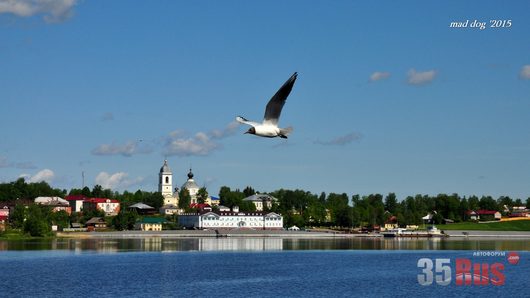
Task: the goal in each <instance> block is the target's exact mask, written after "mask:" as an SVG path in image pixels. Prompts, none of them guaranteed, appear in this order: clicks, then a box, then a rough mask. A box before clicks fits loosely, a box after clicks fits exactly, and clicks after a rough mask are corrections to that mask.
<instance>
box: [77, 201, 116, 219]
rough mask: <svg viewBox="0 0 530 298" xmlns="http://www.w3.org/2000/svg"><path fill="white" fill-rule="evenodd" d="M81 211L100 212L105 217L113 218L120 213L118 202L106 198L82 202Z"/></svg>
mask: <svg viewBox="0 0 530 298" xmlns="http://www.w3.org/2000/svg"><path fill="white" fill-rule="evenodd" d="M83 210H85V211H90V210H101V211H103V212H105V215H106V216H114V215H118V213H120V202H119V201H118V200H113V199H107V198H90V199H86V200H85V201H83Z"/></svg>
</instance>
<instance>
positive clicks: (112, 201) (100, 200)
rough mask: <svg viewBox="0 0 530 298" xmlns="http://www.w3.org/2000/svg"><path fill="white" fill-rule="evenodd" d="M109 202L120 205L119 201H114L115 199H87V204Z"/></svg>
mask: <svg viewBox="0 0 530 298" xmlns="http://www.w3.org/2000/svg"><path fill="white" fill-rule="evenodd" d="M107 200H109V201H110V202H111V203H119V201H118V200H114V199H107V198H90V199H86V200H85V202H89V203H96V204H97V203H106V202H107Z"/></svg>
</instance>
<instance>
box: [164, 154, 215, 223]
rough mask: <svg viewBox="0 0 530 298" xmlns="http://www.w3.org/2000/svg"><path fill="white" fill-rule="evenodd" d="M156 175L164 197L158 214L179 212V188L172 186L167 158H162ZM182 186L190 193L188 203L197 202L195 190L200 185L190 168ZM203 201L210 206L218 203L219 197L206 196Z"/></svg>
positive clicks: (171, 173) (171, 174)
mask: <svg viewBox="0 0 530 298" xmlns="http://www.w3.org/2000/svg"><path fill="white" fill-rule="evenodd" d="M158 177H159V179H158V191H159V192H160V193H161V194H162V196H163V197H164V206H162V207H161V208H160V214H165V215H172V214H175V213H180V212H181V210H179V208H178V203H179V194H178V192H179V189H178V188H173V172H171V168H169V165H168V164H167V160H164V164H163V165H162V167H161V168H160V172H159V174H158ZM184 188H185V189H187V190H188V192H189V194H190V197H191V202H190V203H191V204H196V203H197V192H199V189H200V187H199V186H198V185H197V183H196V182H195V180H194V179H193V173H192V172H191V169H190V171H189V173H188V179H187V180H186V182H185V183H184V184H183V185H182V188H181V189H184ZM205 203H206V204H208V205H210V206H211V205H218V204H219V199H216V198H212V197H211V196H208V198H207V199H206V200H205Z"/></svg>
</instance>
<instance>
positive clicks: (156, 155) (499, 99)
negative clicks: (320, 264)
mask: <svg viewBox="0 0 530 298" xmlns="http://www.w3.org/2000/svg"><path fill="white" fill-rule="evenodd" d="M395 2H396V1H379V2H376V3H373V2H361V1H334V2H329V1H223V2H221V1H193V2H192V1H133V2H130V1H88V0H86V1H75V0H63V1H47V0H41V1H39V0H33V1H30V0H10V1H5V0H0V40H1V43H0V125H1V135H2V137H1V141H0V181H2V182H8V181H13V180H15V179H17V178H18V177H26V178H27V179H28V181H39V180H44V181H47V182H49V183H50V184H51V185H52V186H54V187H58V188H66V189H70V188H80V187H81V186H82V175H81V173H82V172H84V173H85V185H87V186H89V187H92V186H93V185H94V184H96V183H97V184H101V185H103V186H104V187H109V188H112V189H113V190H118V191H123V190H125V189H127V190H130V191H136V190H137V189H142V190H147V191H154V190H156V189H157V182H158V180H157V176H158V171H159V169H160V167H161V165H162V164H163V161H164V159H165V158H167V160H168V163H169V165H170V167H171V168H172V170H173V173H174V181H176V183H175V184H176V185H175V186H179V187H180V185H182V184H183V183H184V182H185V179H186V174H187V171H188V169H189V168H190V166H191V167H193V172H194V173H195V178H196V181H197V182H198V184H199V185H201V186H206V187H207V188H208V190H209V192H210V193H211V194H217V193H218V191H219V187H220V186H222V185H227V186H230V187H232V188H241V189H242V188H244V187H245V186H247V185H250V186H253V187H254V188H255V189H256V190H259V191H262V192H269V191H274V190H276V189H280V188H288V189H295V188H301V189H304V190H307V191H311V192H315V193H320V192H321V191H325V192H338V193H342V192H346V193H348V194H350V195H351V194H361V195H366V194H370V193H383V194H386V193H388V192H395V193H396V194H397V195H398V198H399V199H403V198H405V196H407V195H414V194H417V193H421V194H432V195H435V194H438V193H455V192H456V193H459V194H461V195H479V196H480V195H492V196H494V197H498V196H500V195H509V196H511V197H513V198H521V199H526V198H527V197H530V183H529V182H530V126H529V125H528V124H529V121H528V112H529V111H530V39H529V38H528V37H529V36H530V18H529V16H530V15H529V14H528V12H529V11H530V3H529V2H525V1H518V2H510V3H509V4H507V3H503V4H502V5H501V4H498V1H466V2H462V1H444V2H436V3H425V1H407V2H399V3H395ZM466 20H469V23H472V22H473V21H474V20H478V21H481V22H486V25H487V26H489V24H490V23H489V22H490V20H511V22H512V25H511V27H509V28H490V27H486V28H485V29H484V30H480V29H477V28H470V27H468V28H450V26H449V25H450V23H451V22H455V21H461V22H464V21H466ZM295 71H297V72H298V73H299V77H298V80H297V82H296V84H295V86H294V88H293V91H292V93H291V95H290V96H289V98H288V100H287V103H286V105H285V106H284V110H283V113H282V117H281V119H280V125H281V126H284V127H286V126H291V125H292V126H293V127H294V132H293V134H292V135H291V136H290V138H289V139H288V140H281V139H262V138H258V137H255V136H250V135H244V134H243V132H245V131H246V129H247V128H246V127H243V126H238V125H235V124H234V118H235V116H237V115H242V116H244V117H246V118H248V119H253V120H260V119H261V118H262V117H263V111H264V107H265V105H266V103H267V101H268V100H269V99H270V97H271V96H272V95H273V94H274V93H275V92H276V90H277V89H278V88H279V87H280V86H281V85H282V84H283V83H284V82H285V80H287V78H288V77H289V76H290V75H291V74H292V73H293V72H295Z"/></svg>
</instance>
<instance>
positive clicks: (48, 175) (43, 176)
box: [20, 169, 55, 183]
mask: <svg viewBox="0 0 530 298" xmlns="http://www.w3.org/2000/svg"><path fill="white" fill-rule="evenodd" d="M20 177H24V178H26V179H27V180H29V182H32V183H34V182H41V181H44V182H47V183H51V182H52V181H53V179H54V178H55V173H54V172H53V171H52V170H50V169H44V170H42V171H39V172H38V173H37V174H35V175H33V176H30V175H27V174H22V175H20Z"/></svg>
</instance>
